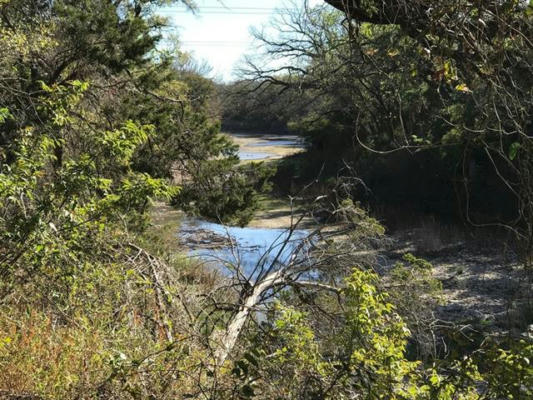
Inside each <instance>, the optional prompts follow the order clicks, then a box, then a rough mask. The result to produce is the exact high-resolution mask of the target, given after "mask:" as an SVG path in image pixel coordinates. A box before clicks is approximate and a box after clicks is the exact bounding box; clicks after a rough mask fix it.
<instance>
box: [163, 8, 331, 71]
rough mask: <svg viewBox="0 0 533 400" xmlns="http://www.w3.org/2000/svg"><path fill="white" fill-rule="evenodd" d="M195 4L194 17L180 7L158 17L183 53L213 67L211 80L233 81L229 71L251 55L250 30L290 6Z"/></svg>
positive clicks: (168, 9)
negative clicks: (170, 28) (170, 29)
mask: <svg viewBox="0 0 533 400" xmlns="http://www.w3.org/2000/svg"><path fill="white" fill-rule="evenodd" d="M320 1H321V0H312V1H310V3H311V4H316V3H319V2H320ZM301 2H302V3H303V0H301ZM196 4H197V5H198V9H199V10H198V13H197V15H193V14H192V13H191V12H188V11H187V10H186V9H185V7H184V6H174V7H167V8H164V9H162V10H161V11H160V14H161V15H164V16H167V17H169V18H170V21H171V23H172V24H173V25H174V26H175V29H173V31H174V30H175V33H177V34H178V37H179V39H180V42H181V48H182V49H183V50H185V51H188V52H191V53H193V55H194V57H195V58H196V59H197V60H200V61H202V60H205V61H207V62H208V63H209V64H210V65H211V67H212V68H213V71H212V73H211V77H213V78H215V79H218V80H224V81H229V80H231V79H232V78H234V75H233V73H232V71H233V69H234V67H235V66H236V65H237V64H238V62H239V61H240V60H241V59H242V56H243V55H244V54H245V53H253V38H252V36H251V35H250V27H252V26H254V27H257V28H260V27H261V26H262V25H265V24H267V23H268V21H269V20H270V19H271V17H272V16H273V14H274V12H275V10H276V9H280V8H284V7H287V6H288V4H290V3H288V2H287V1H286V0H262V1H257V0H256V1H250V0H220V1H217V0H196Z"/></svg>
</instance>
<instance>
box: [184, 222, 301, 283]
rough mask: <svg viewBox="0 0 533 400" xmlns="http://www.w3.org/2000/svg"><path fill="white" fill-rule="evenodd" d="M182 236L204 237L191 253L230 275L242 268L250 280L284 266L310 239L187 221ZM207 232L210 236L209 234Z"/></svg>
mask: <svg viewBox="0 0 533 400" xmlns="http://www.w3.org/2000/svg"><path fill="white" fill-rule="evenodd" d="M180 230H181V233H180V237H182V238H183V239H184V241H185V242H186V243H187V237H188V236H194V235H198V234H201V236H202V237H203V240H202V242H201V243H198V241H196V242H195V244H189V248H190V254H191V255H192V256H195V257H199V258H201V259H202V260H204V261H206V262H208V263H209V264H212V265H214V266H216V267H218V268H221V269H222V270H223V272H228V273H229V272H230V271H231V268H233V266H235V265H239V266H240V269H241V270H242V271H243V272H244V274H245V275H246V276H247V277H248V278H253V277H254V275H257V273H258V272H260V271H261V270H262V269H267V268H269V267H270V266H271V265H276V264H285V263H287V262H288V261H289V258H290V257H292V255H293V254H294V252H295V250H296V249H297V247H298V246H299V245H300V243H302V240H304V239H305V238H306V237H307V236H308V232H307V231H306V230H301V229H298V230H294V231H292V232H289V230H288V229H279V228H277V229H273V228H252V227H244V228H240V227H233V226H224V225H221V224H216V223H213V222H208V221H203V220H201V219H197V218H187V219H185V220H184V221H183V222H182V223H181V227H180ZM206 233H207V234H206ZM224 270H226V271H224Z"/></svg>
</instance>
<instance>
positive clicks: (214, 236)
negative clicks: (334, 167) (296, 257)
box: [179, 133, 308, 278]
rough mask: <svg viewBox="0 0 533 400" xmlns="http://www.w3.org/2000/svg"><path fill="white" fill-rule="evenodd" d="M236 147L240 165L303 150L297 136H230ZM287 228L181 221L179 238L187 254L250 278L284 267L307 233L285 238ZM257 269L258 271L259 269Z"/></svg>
mask: <svg viewBox="0 0 533 400" xmlns="http://www.w3.org/2000/svg"><path fill="white" fill-rule="evenodd" d="M231 137H232V139H233V140H234V142H235V143H236V144H238V145H239V146H240V147H239V156H240V158H241V160H242V161H249V160H254V161H255V160H261V161H268V160H273V159H279V158H283V157H286V156H289V155H292V154H295V153H297V152H299V151H301V150H302V149H303V143H302V141H301V138H299V137H297V136H280V135H263V134H248V133H247V134H232V135H231ZM288 228H289V224H287V226H277V227H271V228H270V227H269V228H257V227H242V228H241V227H230V226H224V225H221V224H217V223H213V222H208V221H204V220H202V219H200V218H194V217H188V218H185V219H184V220H183V221H182V223H181V226H180V232H179V236H180V238H181V240H182V242H183V243H184V244H185V245H186V246H187V247H188V248H189V251H190V254H191V255H192V256H195V257H199V258H201V259H202V260H204V261H206V262H207V263H209V264H213V265H214V266H215V267H217V268H221V269H222V270H223V272H224V270H226V271H227V272H229V270H228V269H227V267H226V266H227V265H230V264H233V265H235V264H239V265H240V267H241V270H242V271H244V273H245V275H247V276H248V277H250V278H253V276H254V274H257V271H258V268H257V267H258V266H261V265H265V266H268V265H270V264H271V263H273V262H274V261H276V262H278V263H285V262H286V261H288V258H289V257H291V255H292V254H293V252H294V250H295V249H296V247H297V246H298V244H299V243H300V242H301V240H302V239H304V238H305V237H306V236H307V235H308V232H307V231H306V230H303V229H297V230H295V231H293V232H292V233H290V234H289V230H288ZM259 269H260V268H259Z"/></svg>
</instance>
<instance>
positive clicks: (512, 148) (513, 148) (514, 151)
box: [509, 142, 521, 160]
mask: <svg viewBox="0 0 533 400" xmlns="http://www.w3.org/2000/svg"><path fill="white" fill-rule="evenodd" d="M520 147H521V146H520V143H518V142H514V143H513V144H511V146H509V158H510V159H511V160H514V159H515V158H516V156H517V154H518V150H519V149H520Z"/></svg>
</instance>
